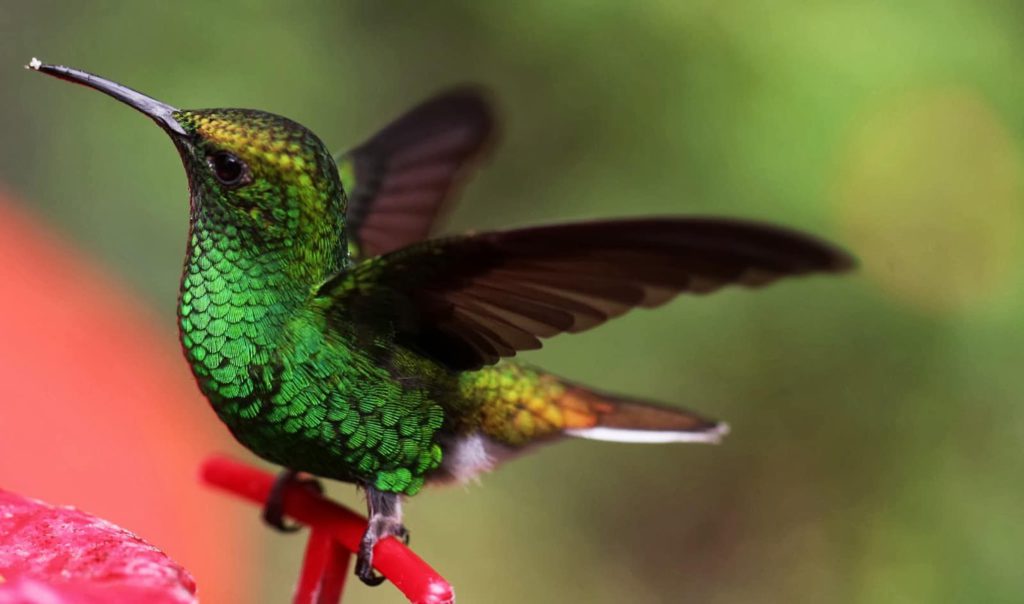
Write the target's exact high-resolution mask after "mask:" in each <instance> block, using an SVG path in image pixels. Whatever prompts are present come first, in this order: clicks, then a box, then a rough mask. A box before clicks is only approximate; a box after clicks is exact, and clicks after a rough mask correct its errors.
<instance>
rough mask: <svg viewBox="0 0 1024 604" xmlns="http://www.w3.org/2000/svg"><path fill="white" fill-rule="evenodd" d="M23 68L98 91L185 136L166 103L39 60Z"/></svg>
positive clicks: (115, 84)
mask: <svg viewBox="0 0 1024 604" xmlns="http://www.w3.org/2000/svg"><path fill="white" fill-rule="evenodd" d="M25 67H26V68H27V69H34V70H36V71H39V72H42V73H45V74H49V75H52V76H53V77H55V78H60V79H62V80H67V81H69V82H74V83H75V84H81V85H83V86H88V87H89V88H94V89H96V90H99V91H100V92H102V93H104V94H106V95H109V96H112V97H114V98H115V99H117V100H119V101H121V102H122V103H124V104H125V105H128V106H129V107H134V108H135V109H138V110H139V111H141V112H142V113H145V114H146V115H148V116H149V117H150V118H152V119H153V121H154V122H156V123H157V125H159V126H160V127H161V128H163V129H164V130H166V131H167V132H169V133H172V134H177V135H182V136H184V135H186V134H187V133H186V132H185V129H184V128H182V127H181V124H179V123H178V120H176V119H174V114H175V113H176V112H177V111H178V110H177V109H175V108H174V107H171V106H170V105H168V104H167V103H161V102H160V101H158V100H156V99H154V98H151V97H148V96H146V95H144V94H142V93H141V92H138V91H135V90H132V89H131V88H128V87H127V86H122V85H121V84H118V83H117V82H111V81H110V80H107V79H104V78H101V77H99V76H95V75H93V74H91V73H88V72H85V71H81V70H79V69H72V68H71V67H64V66H63V65H47V64H45V63H43V62H42V61H40V60H39V59H32V61H31V62H30V63H29V64H28V65H26V66H25Z"/></svg>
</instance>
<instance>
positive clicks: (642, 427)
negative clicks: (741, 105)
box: [27, 59, 854, 585]
mask: <svg viewBox="0 0 1024 604" xmlns="http://www.w3.org/2000/svg"><path fill="white" fill-rule="evenodd" d="M27 67H29V68H31V69H34V70H36V71H40V72H42V73H46V74H49V75H51V76H55V77H57V78H60V79H63V80H67V81H70V82H74V83H77V84H82V85H85V86H87V87H90V88H93V89H95V90H98V91H100V92H102V93H104V94H107V95H109V96H111V97H113V98H115V99H117V100H118V101H121V102H122V103H125V104H127V105H129V106H130V107H133V108H135V109H136V110H138V111H140V112H142V113H143V114H145V115H146V116H148V117H149V118H151V119H152V120H153V121H154V122H156V124H157V125H158V126H160V127H161V128H162V129H163V130H164V132H166V133H167V134H168V135H169V136H170V138H171V141H172V142H173V143H174V146H175V147H176V148H177V150H178V153H179V154H180V156H181V161H182V163H183V165H184V168H185V172H186V174H187V177H188V189H189V232H188V238H187V244H186V252H185V261H184V270H183V273H182V277H181V288H180V293H179V300H178V308H177V315H178V327H179V333H180V340H181V345H182V348H183V351H184V355H185V357H186V359H187V361H188V363H189V365H190V367H191V369H192V372H193V374H194V376H195V378H196V380H197V382H198V386H199V388H200V390H201V391H202V392H203V394H204V395H205V396H206V398H207V399H208V400H209V402H210V404H211V406H212V407H213V409H214V411H215V412H216V414H217V416H218V417H219V418H220V420H221V421H222V422H223V423H224V424H226V426H227V427H228V429H229V430H230V432H231V434H232V435H233V436H234V437H235V438H236V439H237V440H238V441H239V442H240V443H241V444H242V445H244V446H245V447H247V448H248V449H250V450H251V451H252V452H254V453H255V454H257V455H258V456H260V457H262V458H264V459H266V460H269V461H270V462H273V463H275V464H278V465H280V466H283V467H284V468H285V470H284V471H283V472H282V474H281V475H280V477H279V480H278V482H277V483H276V484H275V489H274V493H272V495H271V497H270V500H269V501H268V503H267V507H266V510H265V514H264V516H265V518H266V519H267V521H268V522H270V523H271V524H273V525H275V526H278V527H279V528H286V527H285V526H284V524H283V521H282V518H281V509H280V506H281V499H282V494H283V488H284V486H286V485H287V484H289V483H291V482H292V481H295V480H301V479H300V478H298V476H297V475H298V473H299V472H302V473H304V474H307V475H312V476H316V477H321V478H327V479H335V480H340V481H345V482H350V483H354V484H356V485H357V486H358V487H360V488H361V489H363V490H364V491H365V495H366V501H367V507H368V518H369V520H368V524H367V528H366V531H365V534H364V537H363V539H362V542H361V546H360V551H359V552H358V557H357V564H356V569H355V572H356V575H357V576H358V577H359V578H360V579H361V580H362V581H363V582H364V583H366V584H369V585H376V584H379V583H380V582H382V581H383V578H382V577H381V576H380V575H379V574H377V573H376V571H375V570H374V568H373V551H374V546H375V545H376V543H377V542H378V541H379V540H381V539H384V538H387V537H395V538H398V539H402V540H405V541H406V542H407V541H408V531H407V530H406V528H405V526H404V525H403V523H402V503H403V500H404V498H406V497H409V496H413V495H415V494H417V493H418V492H419V491H420V490H421V489H422V488H423V487H424V486H425V485H430V484H441V483H449V482H466V481H469V480H472V479H474V478H476V477H477V476H478V475H480V474H481V473H483V472H486V471H489V470H492V469H494V468H495V467H497V466H498V465H499V464H500V463H502V462H503V461H506V460H509V459H511V458H513V457H515V456H517V455H519V454H521V453H524V452H526V451H529V450H531V449H533V448H534V447H535V446H536V445H538V444H541V443H548V442H553V441H557V440H561V439H565V438H571V437H575V438H585V439H595V440H604V441H618V442H630V443H673V442H698V443H715V442H718V441H719V439H720V438H721V437H722V436H723V435H725V434H726V432H727V431H728V427H727V425H726V424H725V423H722V422H719V421H715V420H712V419H708V418H705V417H703V416H701V415H699V414H697V413H695V412H692V411H689V410H685V409H682V408H678V407H674V406H669V405H664V404H660V403H654V402H649V401H645V400H641V399H639V398H634V397H628V396H620V395H615V394H610V393H606V392H602V391H600V390H597V389H594V388H590V387H587V386H585V385H582V384H578V383H575V382H573V381H570V380H568V379H564V378H562V377H559V376H557V375H555V374H553V373H549V372H547V371H544V370H542V369H539V368H537V367H534V366H531V365H528V364H525V363H520V362H516V361H514V360H510V359H511V358H512V357H514V356H516V353H517V352H519V351H523V350H532V349H537V348H540V347H541V340H542V339H545V338H550V337H552V336H555V335H557V334H561V333H577V332H582V331H586V330H588V329H591V328H593V327H596V326H598V325H600V324H602V323H604V322H605V321H607V320H609V319H611V318H613V317H617V316H619V315H622V314H624V313H626V312H627V311H629V310H631V309H634V308H653V307H656V306H660V305H662V304H664V303H666V302H668V301H669V300H670V299H672V298H674V297H675V296H676V295H677V294H682V293H688V294H707V293H710V292H714V291H716V290H718V289H720V288H723V287H725V286H730V285H734V286H741V287H748V288H756V287H760V286H763V285H766V284H769V283H772V282H774V281H776V280H778V279H782V278H784V277H790V276H798V275H807V274H812V273H840V272H843V271H846V270H848V269H850V268H851V267H852V266H853V264H854V261H853V259H852V257H851V256H850V255H848V254H847V253H846V252H845V251H843V250H842V249H840V248H839V247H837V246H834V245H832V244H829V243H827V242H825V241H823V240H821V239H818V238H815V237H812V236H810V235H807V234H803V233H800V232H797V231H795V230H791V229H788V228H783V227H779V226H773V225H768V224H762V223H758V222H752V221H747V220H739V219H733V218H716V217H677V216H671V217H659V218H629V219H616V220H593V221H583V222H568V223H563V224H551V225H545V226H537V227H530V228H517V229H509V230H497V231H491V232H474V233H466V234H459V235H450V236H441V237H432V234H433V232H434V229H435V226H436V225H437V223H438V222H439V221H440V218H441V217H442V215H443V213H444V212H443V210H444V209H445V208H446V206H447V202H448V201H449V200H450V199H452V198H453V197H454V195H455V193H456V191H457V190H458V189H459V187H460V185H461V184H462V183H463V181H464V179H465V177H466V176H467V173H468V172H469V171H470V170H471V169H472V168H473V167H474V166H475V165H476V164H478V163H479V162H480V161H481V159H482V158H483V157H484V156H486V154H487V151H488V150H489V149H490V148H491V146H492V144H493V140H494V138H495V130H496V124H495V121H496V120H495V118H494V111H493V109H492V103H491V101H490V97H489V95H488V94H487V93H486V92H485V91H484V90H483V89H481V88H479V87H474V86H463V87H461V88H456V89H452V90H448V91H446V92H442V93H440V94H439V95H437V96H435V97H433V98H431V99H429V100H427V101H426V102H424V103H422V104H420V105H418V106H416V107H414V108H413V109H411V110H410V111H408V112H406V113H405V114H403V115H401V116H400V117H398V118H397V119H395V120H394V121H393V122H391V123H390V124H389V125H387V126H385V127H384V128H383V129H382V130H380V131H379V132H378V133H377V134H375V135H373V136H371V137H370V138H369V139H368V140H366V141H365V142H363V143H362V144H360V145H358V146H356V147H354V148H352V149H351V150H349V151H347V152H344V153H341V154H339V155H333V154H332V153H331V151H330V150H329V149H328V147H327V146H326V145H325V144H324V143H323V142H322V141H321V139H320V138H318V137H317V136H316V135H315V134H314V133H313V132H311V131H310V130H309V129H308V128H305V127H304V126H302V125H300V124H298V123H296V122H294V121H292V120H290V119H288V118H285V117H282V116H280V115H275V114H273V113H268V112H265V111H258V110H252V109H231V108H229V109H177V108H175V107H173V106H171V105H168V104H166V103H163V102H161V101H158V100H155V99H153V98H151V97H149V96H146V95H144V94H142V93H140V92H137V91H135V90H133V89H131V88H128V87H126V86H123V85H121V84H118V83H115V82H112V81H110V80H107V79H104V78H101V77H98V76H95V75H93V74H90V73H87V72H85V71H81V70H78V69H73V68H69V67H64V66H60V65H49V64H43V63H42V62H40V61H38V60H36V59H33V60H32V62H31V63H30V64H29V65H28V66H27ZM622 354H636V353H635V352H632V353H630V352H626V351H623V352H622Z"/></svg>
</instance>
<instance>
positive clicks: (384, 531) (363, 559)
mask: <svg viewBox="0 0 1024 604" xmlns="http://www.w3.org/2000/svg"><path fill="white" fill-rule="evenodd" d="M388 537H394V538H395V539H398V540H399V541H401V542H402V543H404V544H405V545H409V530H408V529H407V528H405V525H403V524H401V523H400V522H396V521H395V520H394V518H391V517H386V516H373V517H371V518H370V522H369V524H367V526H366V532H365V533H364V534H363V540H362V542H360V544H359V554H358V555H357V556H356V576H357V577H359V580H360V581H362V582H363V583H365V584H366V585H369V586H370V587H376V586H377V585H380V584H381V583H383V582H384V575H381V574H379V573H378V572H377V571H375V570H374V569H373V548H374V547H376V546H377V542H379V541H380V540H381V539H386V538H388Z"/></svg>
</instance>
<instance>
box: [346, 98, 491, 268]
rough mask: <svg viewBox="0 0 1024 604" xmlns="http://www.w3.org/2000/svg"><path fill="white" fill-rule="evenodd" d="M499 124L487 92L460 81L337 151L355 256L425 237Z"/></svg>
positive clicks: (367, 254) (395, 247) (370, 253)
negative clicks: (346, 149)
mask: <svg viewBox="0 0 1024 604" xmlns="http://www.w3.org/2000/svg"><path fill="white" fill-rule="evenodd" d="M493 131H494V118H493V115H492V111H491V104H490V102H489V101H488V98H487V95H486V94H485V93H484V92H483V91H482V90H480V89H477V88H471V87H464V88H457V89H454V90H451V91H448V92H445V93H442V94H440V95H438V96H436V97H434V98H432V99H430V100H428V101H426V102H424V103H423V104H421V105H419V106H417V107H415V108H413V109H412V110H411V111H409V112H408V113H406V114H405V115H403V116H401V117H400V118H398V119H397V120H395V121H394V122H392V123H391V124H389V125H388V126H386V127H385V128H384V129H383V130H381V131H380V132H378V133H377V134H376V135H374V136H373V137H372V138H370V140H368V141H366V142H365V143H363V144H362V145H360V146H358V147H356V148H355V149H352V150H351V151H349V152H348V153H345V154H343V155H341V156H340V157H338V158H337V159H338V170H339V172H340V175H341V183H342V186H343V187H344V188H345V191H346V193H347V194H348V199H349V202H348V213H347V220H348V228H349V238H350V241H351V242H352V244H353V246H352V247H353V248H354V250H353V251H354V252H356V255H357V256H359V257H364V258H365V257H370V256H376V255H380V254H385V253H387V252H390V251H393V250H396V249H399V248H402V247H405V246H407V245H409V244H411V243H415V242H417V241H421V240H423V239H426V238H427V236H428V235H429V234H430V231H431V229H432V227H433V225H434V223H435V221H436V220H437V218H438V217H439V215H440V213H441V209H442V207H443V206H444V203H445V201H447V200H448V199H449V198H450V197H452V195H453V194H454V189H455V188H456V187H457V186H458V184H459V180H460V178H461V177H462V176H463V175H464V173H465V172H466V169H467V168H468V167H469V165H470V164H472V163H473V161H474V160H476V159H477V158H479V156H480V155H481V152H482V151H483V149H484V148H485V147H487V145H488V142H489V141H490V139H491V138H492V136H493Z"/></svg>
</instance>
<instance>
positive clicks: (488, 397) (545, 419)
mask: <svg viewBox="0 0 1024 604" xmlns="http://www.w3.org/2000/svg"><path fill="white" fill-rule="evenodd" d="M464 379H465V380H466V381H465V382H464V386H465V387H466V388H467V393H471V396H473V398H475V399H476V400H478V401H480V406H481V408H480V411H481V415H480V418H479V420H480V425H481V429H482V432H483V433H484V435H486V436H487V437H489V438H490V439H492V440H494V441H497V442H498V443H502V444H504V445H510V446H512V447H520V446H522V445H526V444H530V443H537V442H542V441H546V440H549V439H551V438H555V437H559V436H573V437H577V438H589V439H593V440H605V441H615V442H629V443H671V442H704V443H717V442H718V441H719V440H721V438H722V437H723V436H725V434H727V433H728V432H729V427H728V426H727V425H726V424H724V423H722V422H717V421H713V420H709V419H705V418H704V417H701V416H700V415H697V414H696V413H693V412H691V411H687V410H685V409H679V408H675V407H670V406H667V405H660V404H657V403H651V402H647V401H642V400H637V399H633V398H626V397H621V396H616V395H611V394H606V393H603V392H599V391H596V390H593V389H590V388H587V387H585V386H581V385H578V384H575V383H573V382H570V381H568V380H565V379H562V378H560V377H557V376H555V375H552V374H550V373H547V372H544V371H541V370H539V369H535V368H532V367H529V366H526V365H521V364H519V363H510V362H507V363H501V364H499V365H495V366H492V367H487V368H484V369H482V370H480V371H477V372H473V373H472V374H466V375H465V377H464Z"/></svg>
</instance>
